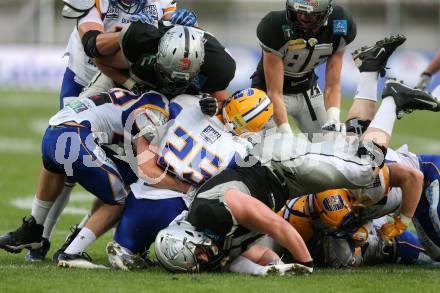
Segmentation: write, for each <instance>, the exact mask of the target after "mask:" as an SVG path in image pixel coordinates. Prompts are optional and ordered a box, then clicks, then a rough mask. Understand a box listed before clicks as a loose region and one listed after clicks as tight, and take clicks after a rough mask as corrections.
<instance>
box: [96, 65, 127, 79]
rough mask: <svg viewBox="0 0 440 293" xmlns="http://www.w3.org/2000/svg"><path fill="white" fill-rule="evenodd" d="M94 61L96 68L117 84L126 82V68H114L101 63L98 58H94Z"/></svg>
mask: <svg viewBox="0 0 440 293" xmlns="http://www.w3.org/2000/svg"><path fill="white" fill-rule="evenodd" d="M95 63H96V66H97V67H98V69H99V70H100V71H101V72H102V73H104V74H105V75H107V76H108V77H110V78H111V79H112V80H113V81H115V82H116V83H118V84H121V85H122V84H124V82H126V81H127V79H128V78H129V76H128V74H127V71H126V70H121V69H116V68H113V67H110V66H107V65H105V64H103V63H101V62H100V61H99V60H96V61H95Z"/></svg>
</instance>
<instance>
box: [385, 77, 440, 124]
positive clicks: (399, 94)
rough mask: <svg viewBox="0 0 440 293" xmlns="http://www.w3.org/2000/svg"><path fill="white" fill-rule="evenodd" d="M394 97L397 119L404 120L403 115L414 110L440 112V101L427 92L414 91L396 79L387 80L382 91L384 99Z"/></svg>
mask: <svg viewBox="0 0 440 293" xmlns="http://www.w3.org/2000/svg"><path fill="white" fill-rule="evenodd" d="M387 97H393V99H394V101H395V102H396V114H397V118H399V119H400V118H402V116H403V113H405V112H406V113H411V112H412V111H413V110H428V111H433V112H439V111H440V101H438V100H437V99H436V98H434V97H433V96H432V95H431V94H429V93H428V92H426V91H422V90H419V89H414V88H412V87H409V86H407V85H405V84H404V83H403V82H402V81H397V80H395V79H389V80H387V82H386V84H385V87H384V89H383V91H382V99H384V98H387Z"/></svg>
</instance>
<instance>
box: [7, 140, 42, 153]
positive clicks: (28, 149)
mask: <svg viewBox="0 0 440 293" xmlns="http://www.w3.org/2000/svg"><path fill="white" fill-rule="evenodd" d="M39 148H40V145H39V144H38V143H37V142H36V141H34V140H31V139H25V138H12V137H0V153H21V154H34V153H35V154H37V153H38V152H39Z"/></svg>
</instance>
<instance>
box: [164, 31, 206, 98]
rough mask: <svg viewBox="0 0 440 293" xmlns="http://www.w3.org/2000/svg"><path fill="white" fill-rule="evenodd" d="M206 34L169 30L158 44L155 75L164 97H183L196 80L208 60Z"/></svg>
mask: <svg viewBox="0 0 440 293" xmlns="http://www.w3.org/2000/svg"><path fill="white" fill-rule="evenodd" d="M204 43H205V39H204V38H203V32H201V31H199V30H197V29H195V28H192V27H186V26H175V27H173V28H171V29H170V30H168V31H167V32H166V33H165V34H164V35H163V36H162V38H161V40H160V42H159V48H158V53H157V58H156V71H157V76H158V79H159V82H160V83H161V90H160V91H162V92H163V93H164V94H170V95H178V94H182V93H184V91H185V89H186V88H187V87H188V86H189V84H190V83H191V82H192V81H193V80H194V79H195V78H196V77H197V75H198V74H199V72H200V69H201V66H202V64H203V61H204V57H205V46H204Z"/></svg>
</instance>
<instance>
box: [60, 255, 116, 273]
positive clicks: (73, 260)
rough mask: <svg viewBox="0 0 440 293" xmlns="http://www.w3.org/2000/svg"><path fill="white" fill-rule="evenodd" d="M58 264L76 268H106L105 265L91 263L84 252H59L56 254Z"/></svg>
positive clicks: (63, 266) (90, 259)
mask: <svg viewBox="0 0 440 293" xmlns="http://www.w3.org/2000/svg"><path fill="white" fill-rule="evenodd" d="M58 266H59V267H62V268H78V269H108V267H106V266H103V265H98V264H95V263H93V261H92V258H91V257H90V256H89V255H88V254H87V253H85V252H82V253H80V254H68V253H65V252H63V251H62V252H60V253H59V254H58Z"/></svg>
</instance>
